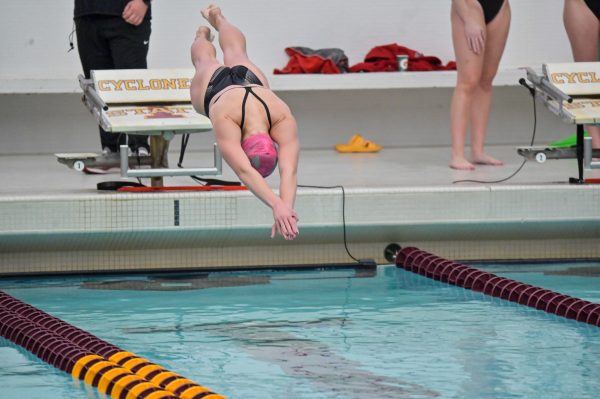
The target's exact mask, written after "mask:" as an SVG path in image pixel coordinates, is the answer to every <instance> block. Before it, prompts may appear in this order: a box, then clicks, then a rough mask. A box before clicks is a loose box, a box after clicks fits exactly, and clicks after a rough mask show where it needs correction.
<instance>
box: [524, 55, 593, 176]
mask: <svg viewBox="0 0 600 399" xmlns="http://www.w3.org/2000/svg"><path fill="white" fill-rule="evenodd" d="M526 71H527V80H525V79H523V80H521V81H520V83H521V84H522V85H523V86H525V87H527V88H528V89H529V90H530V92H531V94H532V95H534V96H535V98H536V99H537V100H539V101H541V102H542V103H543V104H544V105H545V106H546V107H547V108H548V109H549V110H550V111H551V112H552V113H554V114H555V115H557V116H558V117H560V118H561V119H562V120H563V121H564V122H566V123H569V124H573V125H576V137H577V142H576V146H575V147H574V148H552V147H543V146H537V147H518V148H517V153H518V154H519V155H521V156H523V157H525V158H526V159H531V160H533V159H535V160H536V161H537V162H540V163H542V162H545V161H546V160H547V159H567V158H569V159H573V158H575V159H577V166H578V176H577V177H576V178H571V179H570V180H569V181H570V182H571V183H578V184H581V183H585V180H584V178H583V173H584V170H591V169H600V162H594V161H593V158H594V157H600V150H593V149H592V139H591V138H590V137H584V126H585V125H600V62H575V63H556V64H544V65H543V66H542V73H541V74H539V73H537V72H536V71H535V70H533V69H532V68H527V69H526Z"/></svg>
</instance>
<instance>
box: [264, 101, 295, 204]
mask: <svg viewBox="0 0 600 399" xmlns="http://www.w3.org/2000/svg"><path fill="white" fill-rule="evenodd" d="M297 131H298V127H297V125H296V120H295V119H294V117H293V116H291V113H290V114H289V115H288V116H286V117H285V118H284V119H282V120H279V121H278V122H277V123H276V124H275V125H273V127H272V128H271V132H270V134H271V137H272V138H273V140H274V141H275V142H276V143H277V145H278V146H279V151H278V158H279V159H278V165H279V195H280V197H281V199H282V200H283V202H285V203H286V204H287V205H288V206H290V207H291V208H292V209H293V208H294V202H295V201H296V189H297V184H298V177H297V173H298V158H299V156H300V143H299V142H298V134H297Z"/></svg>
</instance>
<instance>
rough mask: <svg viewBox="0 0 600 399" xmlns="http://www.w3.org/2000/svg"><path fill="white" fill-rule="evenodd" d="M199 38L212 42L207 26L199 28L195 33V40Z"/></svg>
mask: <svg viewBox="0 0 600 399" xmlns="http://www.w3.org/2000/svg"><path fill="white" fill-rule="evenodd" d="M199 37H203V38H205V39H206V40H208V41H209V42H212V41H213V35H212V32H211V31H210V28H209V27H208V26H200V27H199V28H198V30H197V31H196V39H197V38H199Z"/></svg>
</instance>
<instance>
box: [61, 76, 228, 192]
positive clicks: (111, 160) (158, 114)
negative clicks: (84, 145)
mask: <svg viewBox="0 0 600 399" xmlns="http://www.w3.org/2000/svg"><path fill="white" fill-rule="evenodd" d="M193 74H194V71H193V70H190V69H165V70H159V69H155V70H152V69H124V70H94V71H92V72H91V79H85V78H84V77H83V76H81V75H80V76H79V84H80V86H81V89H82V90H83V102H84V104H85V105H86V107H87V108H88V109H89V111H90V112H91V113H92V115H93V116H94V117H95V119H96V120H97V122H98V124H99V125H100V126H101V127H102V128H103V129H104V130H106V131H107V132H110V133H115V134H119V133H125V134H128V135H136V134H138V135H148V136H149V138H150V156H146V157H138V156H128V148H127V146H126V145H122V146H121V149H120V155H119V154H111V155H108V156H104V155H101V154H95V153H74V154H64V153H62V154H55V155H56V157H57V158H58V161H59V162H60V163H63V164H65V165H67V166H68V167H70V168H73V169H75V170H80V171H83V170H85V169H86V168H90V167H95V168H102V167H104V168H109V167H115V166H119V167H120V169H121V176H122V177H147V178H151V181H152V186H153V187H161V186H163V177H165V176H218V175H220V174H221V173H222V157H221V154H220V152H219V149H218V147H217V145H216V144H214V146H213V153H214V164H213V166H210V167H204V168H177V169H174V168H169V165H168V158H167V156H168V150H169V143H170V142H171V140H172V139H173V138H174V137H175V136H176V135H178V134H192V133H201V132H208V131H211V130H212V125H211V123H210V120H209V119H208V118H207V117H205V116H204V115H201V114H198V113H197V112H196V111H195V110H194V108H193V107H192V104H191V100H190V84H191V79H192V77H193ZM136 166H150V167H149V168H148V167H146V168H139V167H136Z"/></svg>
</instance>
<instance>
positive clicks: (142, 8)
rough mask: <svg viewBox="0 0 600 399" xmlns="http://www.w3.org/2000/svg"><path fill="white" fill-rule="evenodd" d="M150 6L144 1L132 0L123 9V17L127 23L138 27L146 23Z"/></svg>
mask: <svg viewBox="0 0 600 399" xmlns="http://www.w3.org/2000/svg"><path fill="white" fill-rule="evenodd" d="M146 11H148V6H147V5H146V3H144V1H143V0H131V1H130V2H129V3H127V5H126V6H125V8H124V9H123V14H122V17H123V19H124V20H125V22H127V23H129V24H131V25H134V26H138V25H139V24H141V23H142V21H144V17H145V16H146Z"/></svg>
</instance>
